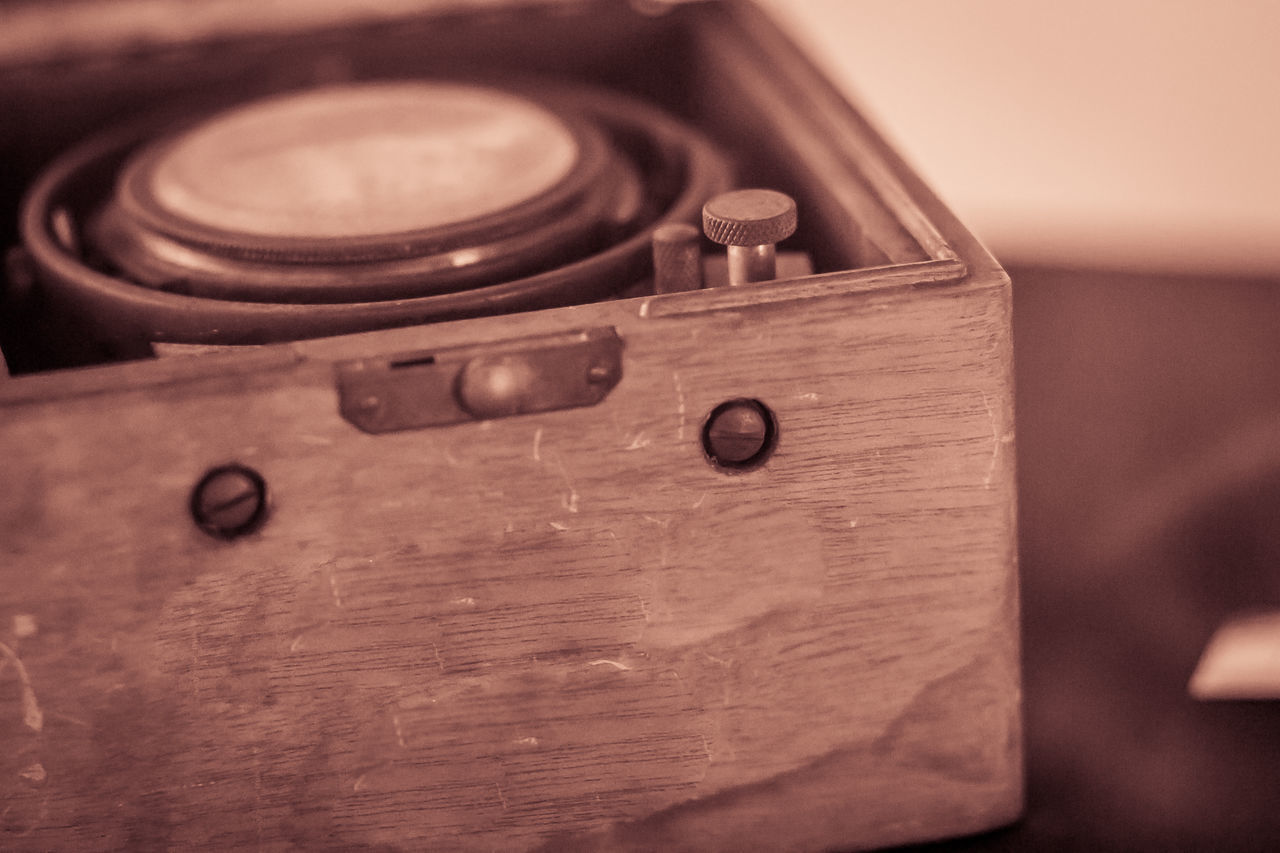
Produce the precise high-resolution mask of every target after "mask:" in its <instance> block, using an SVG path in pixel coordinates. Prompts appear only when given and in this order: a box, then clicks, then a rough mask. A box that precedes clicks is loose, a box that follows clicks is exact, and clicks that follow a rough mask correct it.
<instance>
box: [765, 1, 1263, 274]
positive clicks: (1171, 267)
mask: <svg viewBox="0 0 1280 853" xmlns="http://www.w3.org/2000/svg"><path fill="white" fill-rule="evenodd" d="M763 2H764V3H765V5H767V6H769V7H771V9H772V10H773V11H774V12H775V13H776V15H777V17H778V18H779V19H780V20H781V22H782V23H783V24H784V27H785V28H787V29H789V30H791V31H792V33H793V35H795V36H796V37H797V38H798V39H799V40H801V41H802V42H803V43H805V44H806V45H807V46H809V47H810V48H811V50H812V52H813V53H814V55H815V57H816V58H817V60H818V62H819V64H820V65H822V66H824V67H825V68H826V70H827V71H828V72H829V73H830V74H831V75H832V76H833V77H835V78H836V79H837V80H838V81H840V82H841V83H842V85H846V86H847V87H848V90H849V92H850V93H851V94H852V95H853V96H854V99H855V102H857V103H860V104H861V105H862V106H863V107H864V108H865V109H866V110H867V112H869V113H870V115H871V116H872V118H873V119H874V120H876V121H877V123H878V124H879V125H880V127H881V129H882V130H884V131H885V132H886V133H887V135H888V136H889V137H890V138H891V139H892V140H893V141H894V142H895V143H896V144H897V145H898V147H899V150H901V151H903V152H904V153H905V154H906V156H907V158H908V160H910V161H911V162H912V163H913V164H914V165H915V167H916V168H917V169H918V170H919V171H920V172H921V173H922V174H923V175H924V176H925V178H926V179H927V180H928V181H929V182H930V183H931V184H932V185H933V187H934V189H935V190H937V191H938V193H939V194H940V195H941V196H942V197H943V199H944V200H945V201H946V202H947V203H948V204H949V205H950V206H951V207H952V208H953V209H954V210H955V211H956V212H957V213H958V214H959V215H960V217H961V218H962V219H963V220H964V221H965V222H966V223H967V224H968V225H969V226H970V227H971V228H972V229H973V230H974V231H975V232H976V233H977V234H978V235H979V236H980V237H981V238H982V239H983V240H984V241H985V242H986V243H987V244H988V245H989V246H991V248H992V249H993V250H994V251H995V252H996V253H997V255H998V256H999V257H1000V258H1001V260H1004V261H1005V262H1006V263H1024V262H1049V263H1056V262H1062V263H1070V264H1074V265H1079V264H1085V265H1098V266H1124V267H1136V268H1138V269H1143V270H1158V271H1187V270H1191V271H1197V272H1200V271H1205V272H1208V271H1214V272H1222V273H1253V272H1259V273H1264V274H1274V273H1280V163H1277V160H1278V159H1280V0H1228V2H1222V3H1211V2H1208V1H1207V0H1159V2H1156V0H1076V2H1072V3H1063V2H1041V1H1040V0H1031V1H1030V2H1028V0H952V2H947V0H763Z"/></svg>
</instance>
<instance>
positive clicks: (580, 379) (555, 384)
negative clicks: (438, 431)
mask: <svg viewBox="0 0 1280 853" xmlns="http://www.w3.org/2000/svg"><path fill="white" fill-rule="evenodd" d="M336 371H337V385H338V397H339V411H340V412H341V413H342V417H343V418H345V419H346V420H348V421H350V422H351V423H352V424H354V425H355V426H356V427H358V428H360V429H361V430H363V431H365V432H368V433H374V434H377V433H386V432H397V431H400V430H407V429H420V428H422V427H430V426H442V425H445V424H454V423H461V422H464V421H470V420H488V419H491V418H502V417H510V416H513V415H527V414H532V413H534V412H548V411H554V410H556V409H572V408H578V407H581V406H593V405H595V404H596V403H599V402H600V401H601V400H603V399H604V398H605V397H606V396H608V394H609V392H610V391H612V390H613V388H614V387H615V386H616V385H617V384H618V382H619V381H620V380H621V379H622V339H621V338H620V337H618V333H617V331H616V330H615V329H613V328H612V327H606V328H597V329H587V330H578V331H572V332H562V333H557V334H552V335H539V336H536V337H529V338H517V339H515V340H510V341H502V342H498V343H492V344H483V345H477V346H468V347H458V348H453V349H445V350H439V351H435V352H413V353H400V354H397V355H392V356H379V357H376V358H362V359H356V360H353V361H344V362H340V363H338V364H337V365H336Z"/></svg>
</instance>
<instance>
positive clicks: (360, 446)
mask: <svg viewBox="0 0 1280 853" xmlns="http://www.w3.org/2000/svg"><path fill="white" fill-rule="evenodd" d="M570 313H572V312H570ZM546 316H547V317H551V316H552V315H550V314H549V315H546ZM555 316H559V315H555ZM1008 319H1009V318H1008V289H1007V286H1003V285H1000V284H998V283H997V284H994V285H993V286H991V287H965V288H961V289H948V288H938V289H925V290H910V289H902V290H897V291H894V292H891V293H883V294H874V293H873V294H861V295H858V296H857V297H855V298H849V297H827V298H818V299H810V300H799V301H796V302H792V303H779V304H773V305H761V306H755V307H743V308H741V309H738V310H731V311H729V310H726V311H720V312H716V313H714V314H707V315H700V316H686V317H671V318H664V319H639V318H633V319H632V320H630V321H629V322H625V323H620V324H619V332H620V333H621V335H622V336H623V338H624V340H625V343H626V351H625V354H624V362H625V367H624V376H623V379H622V381H621V383H620V384H619V385H618V387H617V388H616V389H615V390H614V391H613V393H612V394H611V395H610V396H609V397H608V398H607V399H606V400H605V401H604V402H603V403H601V404H600V405H598V406H595V407H592V408H588V409H578V410H571V411H561V412H552V413H547V414H542V415H533V416H525V417H515V418H509V419H503V420H496V421H490V422H483V423H470V424H461V425H457V426H452V427H445V428H439V429H428V430H418V431H410V432H402V433H394V434H389V435H382V436H371V435H366V434H363V433H360V432H358V431H357V430H356V429H355V428H353V427H352V426H351V425H350V424H348V423H347V422H345V421H343V420H342V419H341V418H340V417H339V415H338V413H337V395H336V391H335V390H334V385H333V376H332V368H331V366H330V365H328V364H325V363H322V362H318V361H315V360H307V361H303V362H301V363H298V364H294V365H279V366H276V367H272V368H264V369H263V370H262V371H261V372H256V373H247V374H244V373H241V374H236V373H228V374H227V375H225V376H221V377H211V378H206V379H201V380H193V381H191V382H183V383H177V384H172V385H163V386H156V387H150V388H139V389H135V390H129V391H122V392H118V393H99V394H93V395H88V396H82V397H75V398H70V399H63V400H55V401H49V402H43V403H40V402H30V403H26V404H18V405H11V406H10V407H8V409H7V411H6V412H5V417H4V419H3V421H0V448H3V452H4V455H5V460H6V462H5V467H6V478H5V479H6V481H7V483H8V486H7V488H6V489H5V490H4V492H3V494H0V531H2V534H0V535H2V537H3V538H2V540H0V642H2V643H3V644H4V645H3V648H2V649H0V651H2V652H3V655H4V661H3V662H0V740H3V742H4V743H6V744H7V745H8V747H7V749H6V750H5V754H4V755H3V757H0V792H2V793H3V797H2V799H3V800H4V802H5V803H6V808H5V812H4V816H3V818H2V819H0V833H3V835H0V838H3V844H2V845H0V846H5V847H6V848H15V849H48V848H59V847H61V848H68V847H81V848H84V847H134V846H144V847H164V846H169V847H189V846H201V845H204V846H210V847H217V848H222V849H231V848H234V847H244V846H253V845H256V846H258V847H260V848H263V849H294V848H303V849H315V848H317V847H329V846H332V847H341V848H343V849H362V848H377V849H427V848H429V849H436V850H441V849H458V850H488V849H526V848H535V847H538V846H542V845H545V846H549V847H554V848H558V847H561V846H569V845H572V844H581V845H583V846H585V847H588V848H620V849H652V848H653V847H655V846H658V847H664V848H669V849H691V850H692V849H697V850H712V849H723V850H737V849H753V848H754V849H796V850H800V849H830V848H848V847H854V846H859V847H869V846H876V845H883V844H891V843H898V842H903V841H908V840H913V839H919V838H926V837H936V836H940V835H946V834H951V833H958V832H969V831H977V830H980V829H983V828H986V827H989V826H992V825H995V824H998V823H1000V822H1002V821H1005V820H1008V819H1011V818H1012V817H1013V816H1014V815H1015V814H1016V812H1017V810H1018V808H1019V804H1020V792H1021V766H1020V755H1021V752H1020V733H1019V715H1018V705H1019V696H1018V667H1017V630H1016V617H1017V605H1016V601H1017V590H1016V573H1015V566H1014V553H1015V549H1014V539H1015V537H1014V515H1013V480H1012V473H1013V467H1012V466H1013V461H1012V460H1013V454H1012V445H1011V437H1012V432H1011V431H1012V423H1013V422H1012V412H1011V399H1010V395H1011V386H1010V375H1009V341H1008V329H1009V326H1008ZM555 330H556V329H552V328H548V329H547V331H555ZM399 334H400V336H401V337H405V336H411V335H412V334H414V333H413V332H412V331H410V330H406V331H403V332H401V333H399ZM416 334H420V335H422V336H423V339H424V341H425V340H429V339H430V337H431V334H432V333H431V331H430V330H429V329H426V330H419V331H417V332H416ZM737 397H749V398H755V399H759V400H761V401H763V402H765V403H766V404H767V405H769V406H770V407H771V408H772V410H773V411H774V412H775V414H776V416H777V419H778V424H779V440H778V444H777V447H776V451H775V452H774V454H773V456H772V457H771V458H770V459H769V461H768V462H767V464H765V465H764V466H763V467H762V468H759V469H757V470H754V471H750V472H745V473H735V474H726V473H723V472H720V471H718V470H716V469H714V468H713V467H712V466H711V465H709V464H708V463H707V462H706V460H705V459H704V456H703V452H702V448H701V439H700V432H701V428H702V424H703V419H704V418H705V416H706V414H707V413H708V412H709V411H710V410H711V409H712V408H714V407H715V406H716V405H717V404H718V403H720V402H722V401H724V400H726V399H731V398H737ZM230 460H237V461H240V462H243V463H245V464H248V465H252V466H254V467H255V468H256V469H257V470H259V471H260V472H261V473H262V474H263V475H264V476H265V478H266V480H267V482H268V484H269V487H270V489H271V494H272V513H271V517H270V519H269V520H268V522H267V524H266V525H265V527H263V529H262V530H261V531H260V532H259V533H257V534H254V535H253V536H250V537H248V538H245V539H242V540H237V541H234V542H220V541H215V540H213V539H211V538H209V537H207V536H206V535H205V534H203V533H201V532H199V531H198V530H197V529H196V528H195V527H194V525H193V524H192V523H191V521H190V519H189V517H188V515H187V501H188V496H189V493H190V489H191V487H192V485H193V484H194V482H195V481H196V479H198V478H199V477H200V475H201V474H202V473H203V472H204V471H205V470H206V469H208V468H209V467H210V466H213V465H215V464H218V463H222V462H226V461H230Z"/></svg>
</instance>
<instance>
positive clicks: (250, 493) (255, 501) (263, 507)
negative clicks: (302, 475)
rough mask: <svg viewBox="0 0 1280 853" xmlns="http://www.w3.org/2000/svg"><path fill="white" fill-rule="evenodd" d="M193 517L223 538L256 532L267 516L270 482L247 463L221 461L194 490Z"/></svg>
mask: <svg viewBox="0 0 1280 853" xmlns="http://www.w3.org/2000/svg"><path fill="white" fill-rule="evenodd" d="M191 517H192V518H193V519H194V520H195V523H196V525H197V526H198V527H199V528H200V529H201V530H203V531H204V532H205V533H208V534H209V535H210V536H216V537H217V538H219V539H235V538H236V537H237V536H243V535H245V534H246V533H252V532H253V531H255V530H257V529H258V528H259V527H261V526H262V523H263V522H264V521H265V520H266V517H267V482H266V480H264V479H263V477H262V475H261V474H259V473H258V472H257V471H255V470H253V469H252V468H249V467H247V466H245V465H237V464H231V465H220V466H218V467H217V468H214V469H212V470H210V471H209V472H208V473H207V474H205V475H204V477H202V478H201V479H200V482H198V483H196V487H195V488H194V489H193V490H192V491H191Z"/></svg>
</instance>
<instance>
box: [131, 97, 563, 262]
mask: <svg viewBox="0 0 1280 853" xmlns="http://www.w3.org/2000/svg"><path fill="white" fill-rule="evenodd" d="M581 147H582V146H580V144H579V142H578V138H577V136H576V135H575V133H574V131H573V130H572V129H571V128H570V127H569V126H568V125H567V124H566V123H565V122H564V121H562V120H561V119H560V118H558V117H557V116H556V115H555V114H554V113H552V112H551V111H550V110H548V109H546V108H544V107H542V106H539V105H538V104H536V103H534V102H532V101H530V100H528V99H527V98H521V97H517V96H516V95H513V94H509V93H506V92H501V91H498V90H495V89H486V88H481V87H478V86H466V85H461V84H451V83H440V82H397V83H374V84H365V85H347V86H332V87H328V88H323V89H317V90H312V91H305V92H301V93H298V94H291V95H283V96H280V97H276V98H269V99H267V100H264V101H258V102H254V103H251V104H249V105H247V106H243V107H240V108H237V109H232V110H229V111H227V112H225V113H221V114H218V115H216V116H214V117H213V118H210V119H208V120H206V121H203V122H201V123H199V124H197V125H195V126H194V127H192V128H189V129H187V130H185V131H183V132H181V133H178V134H176V135H174V136H172V137H170V138H167V139H165V140H163V141H161V142H159V143H157V144H155V145H153V146H151V147H149V148H148V149H147V150H146V151H145V152H143V153H142V154H141V155H140V156H138V157H137V158H135V159H134V160H133V161H132V162H131V163H130V165H129V166H128V167H127V168H126V169H125V171H124V172H123V174H122V175H121V178H120V184H119V191H118V200H119V202H120V203H121V205H122V206H124V207H125V208H126V209H127V210H128V211H129V212H130V213H131V214H133V215H135V216H138V217H140V218H142V219H144V220H145V221H148V222H149V223H150V224H153V226H154V227H156V228H157V229H158V230H160V231H166V232H167V231H170V230H172V231H176V232H179V233H178V235H177V236H182V235H183V233H190V234H191V235H192V236H194V237H196V238H197V239H198V238H200V237H206V238H207V239H208V240H209V241H214V240H218V239H220V238H223V237H224V236H225V235H236V236H238V237H241V238H243V239H247V240H253V241H257V242H258V244H259V245H260V246H263V247H264V248H265V247H267V246H269V245H270V244H271V242H272V241H280V245H279V246H277V247H273V248H276V249H277V251H281V252H288V251H289V250H290V249H292V248H295V245H294V243H293V241H305V240H315V241H317V248H319V249H321V250H322V251H325V252H326V253H328V252H340V251H341V250H340V249H339V250H333V249H330V248H328V247H330V246H331V245H332V243H329V242H322V241H331V240H337V241H338V242H339V244H341V243H343V242H345V241H348V240H360V239H367V238H374V237H378V236H384V237H386V236H390V235H396V234H412V233H414V232H418V231H423V230H426V229H431V228H440V227H442V226H452V225H456V224H458V223H460V222H466V221H469V220H476V219H480V218H481V217H485V216H492V215H494V214H496V213H501V212H503V211H506V210H508V209H509V208H514V207H516V206H517V205H519V204H523V203H526V202H529V201H531V200H532V199H534V198H536V197H537V196H539V195H541V194H543V193H546V192H548V191H549V190H551V189H552V188H554V187H555V186H556V185H558V184H559V183H560V182H561V181H563V180H564V179H565V178H566V177H568V176H569V174H570V172H571V171H572V170H573V169H574V168H575V166H577V165H578V162H579V158H580V148H581Z"/></svg>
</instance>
